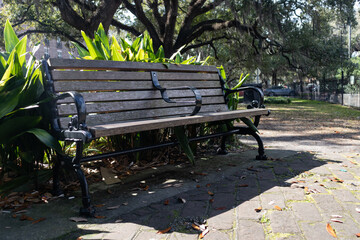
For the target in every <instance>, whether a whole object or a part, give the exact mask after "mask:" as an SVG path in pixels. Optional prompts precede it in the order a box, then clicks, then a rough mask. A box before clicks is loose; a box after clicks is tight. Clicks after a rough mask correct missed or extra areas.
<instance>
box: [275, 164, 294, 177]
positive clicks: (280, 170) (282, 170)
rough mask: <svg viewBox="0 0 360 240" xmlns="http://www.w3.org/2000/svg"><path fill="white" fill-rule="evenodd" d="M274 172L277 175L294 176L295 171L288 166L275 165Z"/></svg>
mask: <svg viewBox="0 0 360 240" xmlns="http://www.w3.org/2000/svg"><path fill="white" fill-rule="evenodd" d="M274 173H275V174H276V175H283V176H292V175H293V173H292V172H291V171H290V169H289V168H288V167H283V166H275V167H274Z"/></svg>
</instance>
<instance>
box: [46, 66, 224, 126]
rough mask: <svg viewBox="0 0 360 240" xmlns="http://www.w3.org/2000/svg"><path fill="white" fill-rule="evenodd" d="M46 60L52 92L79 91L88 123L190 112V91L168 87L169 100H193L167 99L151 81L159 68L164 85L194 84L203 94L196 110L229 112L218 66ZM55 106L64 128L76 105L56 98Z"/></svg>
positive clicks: (192, 95) (158, 71)
mask: <svg viewBox="0 0 360 240" xmlns="http://www.w3.org/2000/svg"><path fill="white" fill-rule="evenodd" d="M48 64H49V69H50V74H51V77H52V83H51V84H53V89H54V91H55V93H61V92H67V91H77V92H79V93H81V94H82V95H83V97H84V99H85V102H86V110H87V114H88V116H87V120H86V123H87V125H89V126H91V125H97V124H104V123H109V122H117V121H126V120H136V119H151V118H160V117H166V116H179V115H185V114H187V115H189V114H191V112H192V111H193V109H194V105H195V98H194V94H193V93H192V91H190V90H169V91H168V95H169V97H170V98H171V99H174V100H180V101H184V100H187V101H193V103H192V104H189V103H176V104H174V103H166V102H165V101H164V100H163V99H162V98H161V94H160V91H159V90H157V89H155V87H154V86H153V83H152V80H151V74H150V72H151V71H155V72H157V76H158V79H159V83H160V84H161V86H162V87H164V88H167V87H179V86H191V87H195V88H197V89H198V90H199V92H200V94H201V96H202V107H201V110H200V112H199V113H207V112H222V111H228V108H227V106H226V104H225V100H224V95H223V91H222V88H221V83H220V78H219V74H218V70H217V68H216V67H213V66H199V65H165V64H161V63H141V62H115V61H100V60H76V59H49V61H48ZM57 109H58V116H59V120H60V123H61V124H60V125H61V127H62V128H66V127H67V124H68V122H69V116H71V115H75V114H76V108H75V106H74V104H73V103H72V100H71V99H70V98H67V99H63V100H60V101H58V105H57Z"/></svg>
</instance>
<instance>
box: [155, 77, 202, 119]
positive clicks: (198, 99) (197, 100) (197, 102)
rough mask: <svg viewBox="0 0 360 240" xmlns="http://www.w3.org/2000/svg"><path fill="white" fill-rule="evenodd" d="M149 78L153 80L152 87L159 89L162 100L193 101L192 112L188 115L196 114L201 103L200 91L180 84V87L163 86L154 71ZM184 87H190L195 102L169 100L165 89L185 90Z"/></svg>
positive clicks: (172, 101)
mask: <svg viewBox="0 0 360 240" xmlns="http://www.w3.org/2000/svg"><path fill="white" fill-rule="evenodd" d="M151 80H152V82H153V85H154V87H155V88H156V89H158V90H160V93H161V97H162V98H163V100H164V101H165V102H167V103H195V108H194V110H193V111H192V113H191V114H190V116H193V115H196V114H197V113H198V112H199V111H200V109H201V104H202V97H201V95H200V92H199V91H198V90H197V89H196V88H195V87H189V86H181V87H170V88H163V87H162V86H161V85H160V83H159V79H158V77H157V73H156V72H151ZM186 89H190V90H191V91H192V92H193V94H194V96H195V102H194V101H174V100H171V99H170V98H169V96H168V95H167V92H166V90H186Z"/></svg>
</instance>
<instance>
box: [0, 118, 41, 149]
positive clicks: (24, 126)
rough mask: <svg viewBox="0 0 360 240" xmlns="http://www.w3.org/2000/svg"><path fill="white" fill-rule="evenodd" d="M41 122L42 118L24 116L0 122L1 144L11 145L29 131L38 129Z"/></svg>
mask: <svg viewBox="0 0 360 240" xmlns="http://www.w3.org/2000/svg"><path fill="white" fill-rule="evenodd" d="M40 121H41V117H40V116H23V117H15V118H7V119H4V120H2V121H1V122H0V134H1V137H0V144H7V143H10V142H11V141H13V140H14V139H16V138H17V137H19V136H20V135H22V134H24V132H26V131H27V130H28V129H32V128H34V127H36V125H37V124H39V122H40Z"/></svg>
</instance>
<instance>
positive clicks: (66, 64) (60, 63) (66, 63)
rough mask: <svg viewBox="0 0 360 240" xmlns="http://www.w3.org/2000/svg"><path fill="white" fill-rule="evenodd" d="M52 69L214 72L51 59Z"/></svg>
mask: <svg viewBox="0 0 360 240" xmlns="http://www.w3.org/2000/svg"><path fill="white" fill-rule="evenodd" d="M48 63H49V65H50V68H51V69H94V70H126V71H132V70H135V71H139V70H140V71H141V70H143V71H163V72H213V73H217V72H218V69H217V68H216V67H214V66H199V65H183V64H166V65H165V64H162V63H143V62H117V61H103V60H79V59H60V58H51V59H49V61H48Z"/></svg>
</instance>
